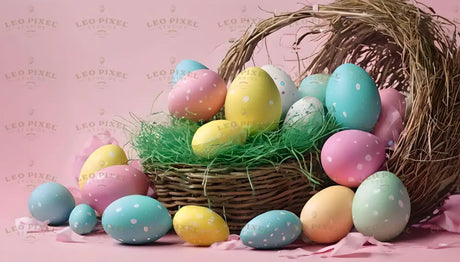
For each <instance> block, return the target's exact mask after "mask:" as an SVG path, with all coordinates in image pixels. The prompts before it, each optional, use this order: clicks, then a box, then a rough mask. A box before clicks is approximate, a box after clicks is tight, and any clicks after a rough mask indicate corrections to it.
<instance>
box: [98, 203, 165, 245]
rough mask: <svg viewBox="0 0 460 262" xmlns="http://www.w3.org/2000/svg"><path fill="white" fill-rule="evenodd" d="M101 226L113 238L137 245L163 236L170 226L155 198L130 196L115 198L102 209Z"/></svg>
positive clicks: (162, 208) (162, 207) (163, 208)
mask: <svg viewBox="0 0 460 262" xmlns="http://www.w3.org/2000/svg"><path fill="white" fill-rule="evenodd" d="M102 226H103V227H104V230H105V232H107V234H109V235H110V236H111V237H112V238H114V239H116V240H118V241H120V242H122V243H125V244H135V245H138V244H146V243H151V242H154V241H156V240H158V239H160V238H161V237H163V236H164V235H165V234H166V233H168V231H169V229H171V226H172V219H171V216H170V215H169V212H168V210H167V209H166V208H165V207H164V206H163V205H162V204H161V203H160V202H159V201H158V200H156V199H153V198H151V197H148V196H143V195H130V196H125V197H122V198H119V199H117V200H115V201H114V202H112V203H111V204H110V205H109V206H108V207H107V208H106V209H105V210H104V214H103V215H102Z"/></svg>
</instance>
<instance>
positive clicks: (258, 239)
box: [240, 210, 302, 249]
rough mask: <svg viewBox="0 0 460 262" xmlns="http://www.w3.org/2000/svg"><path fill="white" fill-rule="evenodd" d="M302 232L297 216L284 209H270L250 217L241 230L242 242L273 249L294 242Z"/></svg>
mask: <svg viewBox="0 0 460 262" xmlns="http://www.w3.org/2000/svg"><path fill="white" fill-rule="evenodd" d="M301 233H302V224H301V222H300V219H299V217H298V216H296V215H295V214H294V213H292V212H289V211H286V210H272V211H268V212H265V213H263V214H260V215H258V216H256V217H255V218H253V219H251V221H249V222H248V223H247V224H246V225H245V226H244V227H243V229H242V230H241V233H240V238H241V241H243V244H244V245H246V246H248V247H253V248H256V249H275V248H281V247H284V246H287V245H289V244H291V243H292V242H294V241H295V240H296V239H297V238H298V237H299V236H300V234H301Z"/></svg>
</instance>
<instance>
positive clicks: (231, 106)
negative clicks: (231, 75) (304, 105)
mask: <svg viewBox="0 0 460 262" xmlns="http://www.w3.org/2000/svg"><path fill="white" fill-rule="evenodd" d="M281 112H282V105H281V96H280V93H279V91H278V88H277V87H276V84H275V82H273V79H272V78H271V77H270V75H269V74H268V73H267V72H265V71H264V70H263V69H261V68H258V67H250V68H247V69H245V70H244V71H242V72H241V73H239V74H238V75H237V77H236V78H235V79H234V80H233V82H232V83H231V85H230V87H229V89H228V95H227V97H226V99H225V117H226V119H227V120H230V121H235V122H237V123H238V124H239V125H241V126H243V127H244V128H245V129H247V130H248V133H249V134H256V133H260V132H264V131H271V130H273V129H275V128H277V127H278V123H279V120H280V117H281Z"/></svg>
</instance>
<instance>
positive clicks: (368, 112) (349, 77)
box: [326, 64, 381, 132]
mask: <svg viewBox="0 0 460 262" xmlns="http://www.w3.org/2000/svg"><path fill="white" fill-rule="evenodd" d="M326 107H327V109H328V110H329V112H333V114H334V117H335V119H336V121H337V123H338V124H339V125H340V126H341V127H343V128H345V129H359V130H363V131H366V132H370V131H371V130H372V128H373V127H374V125H375V124H376V122H377V120H378V118H379V115H380V111H381V102H380V95H379V92H378V88H377V86H376V84H375V82H374V80H373V79H372V78H371V77H370V76H369V74H367V72H366V71H365V70H364V69H362V68H361V67H359V66H357V65H355V64H342V65H340V66H339V67H337V69H335V70H334V72H333V73H332V75H331V77H330V79H329V82H328V84H327V88H326Z"/></svg>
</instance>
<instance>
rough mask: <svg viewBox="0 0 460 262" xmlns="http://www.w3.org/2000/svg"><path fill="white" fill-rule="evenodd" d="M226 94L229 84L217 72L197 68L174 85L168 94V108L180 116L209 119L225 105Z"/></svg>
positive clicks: (194, 119) (200, 119)
mask: <svg viewBox="0 0 460 262" xmlns="http://www.w3.org/2000/svg"><path fill="white" fill-rule="evenodd" d="M226 94H227V85H226V83H225V81H224V80H223V79H222V78H221V77H220V76H219V75H218V74H217V73H216V72H214V71H211V70H209V69H199V70H195V71H193V72H192V73H191V74H189V75H185V76H184V77H182V78H181V79H180V80H179V81H178V82H177V83H176V85H174V88H173V90H171V91H170V95H169V96H168V110H169V112H170V113H171V114H173V115H174V116H176V117H178V118H181V117H184V118H187V119H189V120H192V121H195V122H197V121H202V120H209V119H211V118H212V117H213V116H214V115H215V114H216V113H217V112H218V111H219V110H220V109H221V108H222V106H223V105H224V102H225V97H226ZM208 108H211V110H209V109H208Z"/></svg>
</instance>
